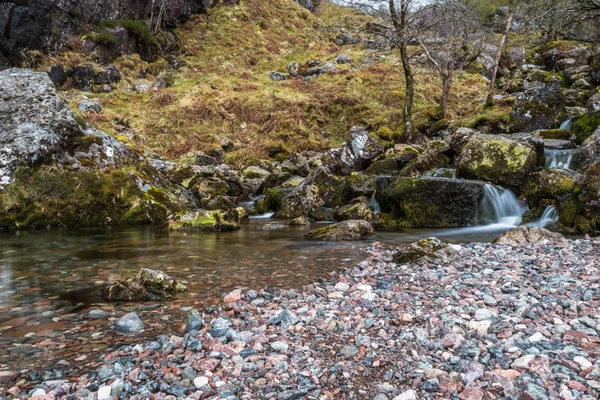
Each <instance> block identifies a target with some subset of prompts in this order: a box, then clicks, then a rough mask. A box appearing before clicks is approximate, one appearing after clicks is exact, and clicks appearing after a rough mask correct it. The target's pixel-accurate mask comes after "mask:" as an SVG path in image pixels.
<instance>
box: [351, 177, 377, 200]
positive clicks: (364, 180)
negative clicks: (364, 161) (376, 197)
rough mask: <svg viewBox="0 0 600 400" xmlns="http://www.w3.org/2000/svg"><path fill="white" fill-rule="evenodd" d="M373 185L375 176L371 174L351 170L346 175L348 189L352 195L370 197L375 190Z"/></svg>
mask: <svg viewBox="0 0 600 400" xmlns="http://www.w3.org/2000/svg"><path fill="white" fill-rule="evenodd" d="M375 186H376V182H375V178H374V177H372V176H369V175H366V174H361V173H357V172H353V173H352V174H350V176H349V177H348V190H349V192H350V196H352V197H359V196H367V197H370V196H371V195H372V194H373V193H374V192H375Z"/></svg>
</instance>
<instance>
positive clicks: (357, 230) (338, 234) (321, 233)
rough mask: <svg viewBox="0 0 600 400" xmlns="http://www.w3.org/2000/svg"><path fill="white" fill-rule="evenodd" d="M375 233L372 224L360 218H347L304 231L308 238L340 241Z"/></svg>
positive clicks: (360, 238) (361, 238)
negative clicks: (346, 219) (347, 219)
mask: <svg viewBox="0 0 600 400" xmlns="http://www.w3.org/2000/svg"><path fill="white" fill-rule="evenodd" d="M373 235H375V229H373V226H372V225H371V224H370V223H369V222H367V221H362V220H358V221H356V220H349V221H343V222H338V223H337V224H332V225H327V226H324V227H322V228H318V229H314V230H312V231H309V232H307V233H306V235H305V237H306V238H307V239H309V240H323V241H340V240H363V239H366V238H369V237H371V236H373Z"/></svg>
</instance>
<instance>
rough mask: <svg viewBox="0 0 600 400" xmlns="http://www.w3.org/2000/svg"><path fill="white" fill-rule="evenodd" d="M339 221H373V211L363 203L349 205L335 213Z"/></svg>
mask: <svg viewBox="0 0 600 400" xmlns="http://www.w3.org/2000/svg"><path fill="white" fill-rule="evenodd" d="M333 215H334V217H335V219H336V220H337V221H347V220H351V219H361V220H365V221H373V219H374V215H373V211H371V209H370V208H369V206H368V205H366V204H365V203H363V202H359V203H354V204H348V205H345V206H342V207H340V208H338V209H337V210H335V212H334V213H333Z"/></svg>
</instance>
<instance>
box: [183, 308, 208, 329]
mask: <svg viewBox="0 0 600 400" xmlns="http://www.w3.org/2000/svg"><path fill="white" fill-rule="evenodd" d="M203 326H204V321H203V320H202V316H201V315H200V313H199V312H198V310H192V312H191V314H190V317H189V318H188V321H187V324H186V325H185V331H186V332H191V331H199V330H200V329H202V327H203Z"/></svg>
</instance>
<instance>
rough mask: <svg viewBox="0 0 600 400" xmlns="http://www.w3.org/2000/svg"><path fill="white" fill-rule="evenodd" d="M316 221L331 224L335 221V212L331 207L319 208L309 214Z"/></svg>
mask: <svg viewBox="0 0 600 400" xmlns="http://www.w3.org/2000/svg"><path fill="white" fill-rule="evenodd" d="M308 216H309V217H310V218H312V219H314V220H315V221H323V222H329V221H333V220H334V218H335V217H334V215H333V210H332V209H331V208H329V207H317V208H315V209H313V210H311V212H310V213H309V214H308Z"/></svg>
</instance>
